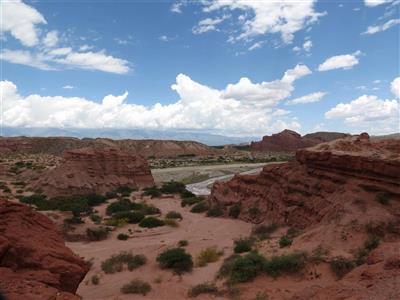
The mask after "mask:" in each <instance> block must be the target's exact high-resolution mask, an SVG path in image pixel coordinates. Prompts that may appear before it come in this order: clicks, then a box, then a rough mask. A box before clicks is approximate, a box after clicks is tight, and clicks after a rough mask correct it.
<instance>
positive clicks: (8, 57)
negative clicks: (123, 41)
mask: <svg viewBox="0 0 400 300" xmlns="http://www.w3.org/2000/svg"><path fill="white" fill-rule="evenodd" d="M1 59H2V60H4V61H8V62H10V63H14V64H22V65H26V66H30V67H34V68H38V69H41V70H57V69H60V68H61V67H62V66H64V67H68V68H72V69H85V70H97V71H103V72H109V73H116V74H126V73H128V72H129V71H130V67H129V62H128V61H126V60H123V59H120V58H115V57H113V56H111V55H108V54H107V53H106V52H105V51H104V50H103V51H99V52H92V51H89V52H75V51H73V50H72V48H70V47H65V48H55V49H52V50H41V51H38V52H30V51H25V50H24V51H23V50H10V49H4V50H3V51H2V52H1Z"/></svg>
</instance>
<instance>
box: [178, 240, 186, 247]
mask: <svg viewBox="0 0 400 300" xmlns="http://www.w3.org/2000/svg"><path fill="white" fill-rule="evenodd" d="M187 245H189V242H188V241H187V240H180V241H179V242H178V247H186V246H187Z"/></svg>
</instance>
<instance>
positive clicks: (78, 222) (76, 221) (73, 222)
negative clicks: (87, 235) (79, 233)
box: [64, 216, 85, 225]
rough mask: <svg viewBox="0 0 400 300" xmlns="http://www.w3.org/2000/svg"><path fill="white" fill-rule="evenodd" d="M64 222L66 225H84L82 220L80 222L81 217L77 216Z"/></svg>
mask: <svg viewBox="0 0 400 300" xmlns="http://www.w3.org/2000/svg"><path fill="white" fill-rule="evenodd" d="M64 222H65V223H68V224H76V225H77V224H83V223H85V222H84V221H83V220H82V218H81V217H78V216H73V217H71V218H67V219H65V220H64Z"/></svg>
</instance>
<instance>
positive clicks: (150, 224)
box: [139, 217, 165, 228]
mask: <svg viewBox="0 0 400 300" xmlns="http://www.w3.org/2000/svg"><path fill="white" fill-rule="evenodd" d="M164 225H165V222H164V221H163V220H160V219H157V218H155V217H146V218H144V219H143V220H142V221H140V223H139V226H140V227H146V228H154V227H160V226H164Z"/></svg>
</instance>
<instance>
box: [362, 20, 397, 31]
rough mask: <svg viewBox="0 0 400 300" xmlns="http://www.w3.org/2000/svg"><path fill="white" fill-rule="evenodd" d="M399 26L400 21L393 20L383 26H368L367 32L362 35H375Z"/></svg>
mask: <svg viewBox="0 0 400 300" xmlns="http://www.w3.org/2000/svg"><path fill="white" fill-rule="evenodd" d="M397 24H400V19H392V20H389V21H387V22H385V23H384V24H381V25H376V26H368V28H367V30H366V31H364V32H363V33H362V34H375V33H378V32H381V31H385V30H387V29H389V28H391V27H393V26H395V25H397Z"/></svg>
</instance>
